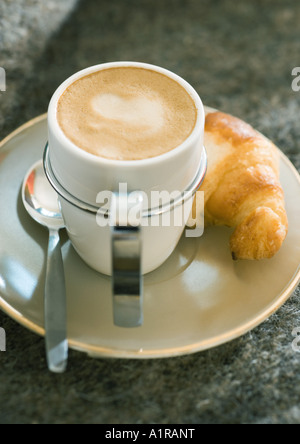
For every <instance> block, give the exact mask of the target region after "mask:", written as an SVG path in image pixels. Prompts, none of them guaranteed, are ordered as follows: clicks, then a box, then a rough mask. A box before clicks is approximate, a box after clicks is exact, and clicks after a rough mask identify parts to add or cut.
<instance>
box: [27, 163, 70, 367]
mask: <svg viewBox="0 0 300 444" xmlns="http://www.w3.org/2000/svg"><path fill="white" fill-rule="evenodd" d="M22 199H23V203H24V206H25V208H26V210H27V212H28V213H29V214H30V216H31V217H32V218H33V219H34V220H35V221H36V222H38V223H39V224H41V225H43V226H45V227H47V228H48V229H49V243H48V257H47V270H46V282H45V295H44V298H45V299H44V310H45V337H46V355H47V363H48V368H49V370H50V371H51V372H53V373H63V372H64V371H65V370H66V367H67V360H68V341H67V316H66V313H67V310H66V289H65V276H64V268H63V260H62V254H61V246H60V237H59V230H60V229H61V228H64V221H63V218H62V215H61V212H60V208H59V205H58V200H57V194H56V192H55V191H54V190H53V188H52V187H51V185H50V183H49V182H48V179H47V178H46V175H45V173H44V169H43V163H42V161H39V162H37V163H35V164H34V165H33V166H32V167H31V168H30V170H29V171H28V173H27V174H26V176H25V179H24V182H23V187H22Z"/></svg>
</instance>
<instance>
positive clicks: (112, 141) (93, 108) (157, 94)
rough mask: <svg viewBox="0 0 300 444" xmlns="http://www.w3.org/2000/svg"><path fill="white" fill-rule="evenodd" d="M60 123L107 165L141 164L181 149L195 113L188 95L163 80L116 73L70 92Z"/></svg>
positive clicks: (139, 72)
mask: <svg viewBox="0 0 300 444" xmlns="http://www.w3.org/2000/svg"><path fill="white" fill-rule="evenodd" d="M57 118H58V123H59V125H60V127H61V129H62V130H63V132H64V133H65V135H66V136H67V137H68V138H69V139H70V140H71V141H72V142H73V143H75V145H77V146H78V147H79V148H81V149H83V150H85V151H87V152H89V153H91V154H94V155H97V156H100V157H104V158H107V159H115V160H140V159H147V158H151V157H156V156H159V155H161V154H164V153H166V152H168V151H171V150H172V149H174V148H176V147H177V146H179V145H181V144H182V143H183V142H184V141H185V140H186V139H187V138H188V137H189V135H190V134H191V133H192V131H193V129H194V127H195V124H196V120H197V110H196V107H195V103H194V101H193V99H192V98H191V97H190V95H189V94H188V93H187V92H186V90H185V89H184V88H183V87H182V86H181V85H180V84H179V83H177V82H176V81H174V80H172V79H170V78H169V77H167V76H165V75H164V74H161V73H158V72H156V71H152V70H150V69H149V70H148V69H144V68H135V67H116V68H109V69H105V70H101V71H98V72H96V73H93V74H90V75H88V76H86V77H83V78H81V79H79V80H77V81H76V82H74V83H73V84H72V85H71V86H69V87H68V88H67V89H66V91H65V92H64V93H63V94H62V96H61V97H60V99H59V102H58V108H57Z"/></svg>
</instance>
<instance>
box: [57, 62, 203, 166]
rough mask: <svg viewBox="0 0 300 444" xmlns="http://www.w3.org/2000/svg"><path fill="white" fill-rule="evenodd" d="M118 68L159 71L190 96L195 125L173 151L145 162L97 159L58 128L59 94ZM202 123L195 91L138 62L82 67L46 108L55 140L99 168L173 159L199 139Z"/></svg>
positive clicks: (157, 68) (174, 76) (168, 73)
mask: <svg viewBox="0 0 300 444" xmlns="http://www.w3.org/2000/svg"><path fill="white" fill-rule="evenodd" d="M118 67H135V68H143V69H148V70H150V71H155V72H159V73H161V74H164V75H166V76H167V77H169V78H171V79H173V80H175V81H176V82H177V83H179V84H180V85H181V86H183V87H184V89H185V90H186V92H187V93H188V94H189V95H190V97H191V98H192V99H193V102H194V104H195V106H196V110H197V119H196V123H195V126H194V128H193V131H192V133H191V134H190V135H189V136H188V137H187V138H186V139H185V140H184V142H183V143H181V144H180V145H178V146H177V147H176V148H174V149H172V150H170V151H168V152H166V153H163V154H161V155H158V156H155V157H150V158H147V159H137V160H119V159H107V158H104V157H101V156H97V155H95V154H92V153H89V152H87V151H85V150H83V149H82V148H80V147H78V146H77V145H76V144H75V143H74V142H72V141H71V140H70V139H69V138H68V137H67V135H66V134H65V133H64V132H63V130H62V128H61V127H60V125H59V123H58V119H57V105H58V101H59V99H60V97H61V95H62V94H63V92H64V91H65V90H66V89H67V88H68V87H69V86H70V85H72V84H73V83H74V82H76V81H77V80H79V79H81V78H83V77H85V76H88V75H90V74H93V73H95V72H98V71H102V70H105V69H110V68H118ZM204 123H205V111H204V106H203V103H202V100H201V98H200V97H199V95H198V93H197V92H196V90H195V89H194V88H193V87H192V86H191V85H190V84H189V83H188V82H187V81H186V80H184V79H183V78H182V77H180V76H179V75H177V74H175V73H173V72H172V71H170V70H168V69H165V68H162V67H160V66H157V65H153V64H149V63H142V62H132V61H120V62H108V63H102V64H98V65H94V66H90V67H88V68H85V69H83V70H81V71H78V72H76V73H75V74H73V75H72V76H70V77H69V78H68V79H66V80H65V81H64V82H63V83H62V84H61V85H60V86H59V87H58V88H57V90H56V91H55V93H54V94H53V96H52V98H51V101H50V104H49V108H48V125H49V128H51V129H52V131H54V133H55V135H56V137H57V138H59V139H60V141H61V142H62V144H63V146H64V148H66V149H67V150H68V151H70V152H72V154H73V155H74V154H76V156H78V157H79V158H80V159H82V160H84V161H85V162H92V163H94V164H95V163H99V164H101V165H108V166H114V165H115V166H118V167H120V166H122V167H123V168H126V167H128V168H132V167H138V166H146V165H147V166H150V165H155V164H156V163H160V162H164V161H168V160H169V159H170V158H172V157H174V156H176V155H177V154H180V153H181V152H182V151H184V150H185V149H186V147H188V146H189V145H190V144H191V143H194V142H195V141H197V139H198V138H199V135H201V133H203V132H204Z"/></svg>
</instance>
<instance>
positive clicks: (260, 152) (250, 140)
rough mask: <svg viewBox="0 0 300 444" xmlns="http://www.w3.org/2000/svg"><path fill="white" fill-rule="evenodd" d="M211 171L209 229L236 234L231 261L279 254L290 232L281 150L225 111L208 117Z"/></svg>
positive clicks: (207, 200)
mask: <svg viewBox="0 0 300 444" xmlns="http://www.w3.org/2000/svg"><path fill="white" fill-rule="evenodd" d="M205 147H206V150H207V155H208V172H207V176H206V178H205V180H204V182H203V185H202V187H201V188H200V190H201V191H204V202H205V208H204V215H205V225H206V226H207V225H226V226H228V227H234V228H235V230H234V232H233V234H232V236H231V239H230V250H231V254H232V258H233V259H234V260H237V259H252V260H259V259H266V258H271V257H273V256H274V255H275V253H276V252H277V251H278V250H279V249H280V247H281V245H282V243H283V241H284V239H285V237H286V235H287V230H288V220H287V215H286V211H285V207H284V194H283V190H282V187H281V185H280V182H279V151H278V149H277V148H276V147H275V145H274V144H273V143H272V142H270V141H269V140H268V139H266V138H265V137H264V136H263V135H262V134H260V133H258V132H257V131H255V130H254V129H253V128H252V127H251V126H250V125H248V124H246V123H245V122H243V121H241V120H240V119H237V118H235V117H232V116H230V115H228V114H224V113H221V112H209V113H208V114H207V116H206V125H205Z"/></svg>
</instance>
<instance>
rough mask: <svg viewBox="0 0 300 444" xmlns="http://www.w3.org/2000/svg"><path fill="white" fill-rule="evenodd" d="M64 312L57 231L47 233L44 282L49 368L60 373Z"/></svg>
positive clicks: (63, 352)
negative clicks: (47, 243) (47, 242)
mask: <svg viewBox="0 0 300 444" xmlns="http://www.w3.org/2000/svg"><path fill="white" fill-rule="evenodd" d="M66 313H67V309H66V289H65V275H64V268H63V260H62V254H61V247H60V238H59V232H58V230H54V229H53V230H50V232H49V245H48V258H47V274H46V283H45V330H46V353H47V362H48V368H49V370H50V371H52V372H54V373H63V372H64V371H65V370H66V367H67V360H68V341H67V314H66Z"/></svg>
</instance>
